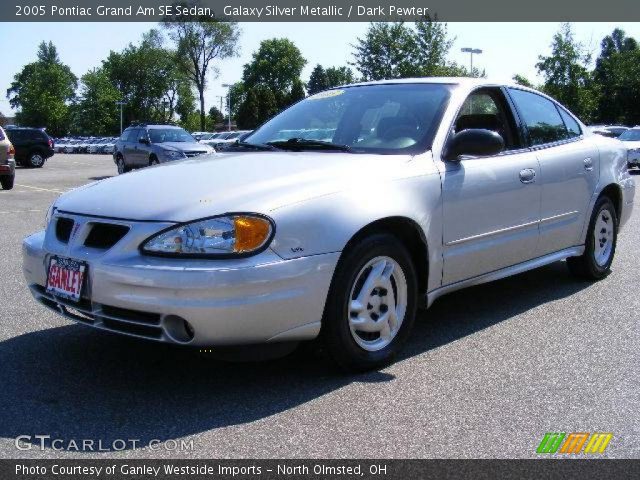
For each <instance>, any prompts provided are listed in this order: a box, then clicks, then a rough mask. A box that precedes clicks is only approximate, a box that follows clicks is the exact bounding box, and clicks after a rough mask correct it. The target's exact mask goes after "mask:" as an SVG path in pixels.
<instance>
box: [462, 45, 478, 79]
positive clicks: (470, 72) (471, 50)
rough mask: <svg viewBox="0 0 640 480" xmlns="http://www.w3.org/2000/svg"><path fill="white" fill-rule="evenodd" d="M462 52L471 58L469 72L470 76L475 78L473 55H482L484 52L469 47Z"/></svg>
mask: <svg viewBox="0 0 640 480" xmlns="http://www.w3.org/2000/svg"><path fill="white" fill-rule="evenodd" d="M460 51H461V52H463V53H468V54H469V55H470V57H471V70H469V75H471V76H472V77H473V54H474V53H475V54H477V55H479V54H481V53H482V50H480V49H479V48H469V47H465V48H461V49H460Z"/></svg>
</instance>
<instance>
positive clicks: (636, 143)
mask: <svg viewBox="0 0 640 480" xmlns="http://www.w3.org/2000/svg"><path fill="white" fill-rule="evenodd" d="M620 141H621V142H622V143H624V146H625V147H627V148H640V141H630V140H620Z"/></svg>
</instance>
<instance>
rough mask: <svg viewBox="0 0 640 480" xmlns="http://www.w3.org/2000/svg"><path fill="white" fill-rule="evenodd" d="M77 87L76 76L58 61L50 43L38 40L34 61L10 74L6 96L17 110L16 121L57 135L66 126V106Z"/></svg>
mask: <svg viewBox="0 0 640 480" xmlns="http://www.w3.org/2000/svg"><path fill="white" fill-rule="evenodd" d="M77 86H78V79H77V77H76V76H75V75H74V74H73V73H72V72H71V69H70V68H69V67H68V66H67V65H65V64H63V63H62V62H61V61H60V58H59V56H58V52H57V50H56V47H55V46H54V45H53V43H51V42H49V43H45V42H42V43H41V44H40V46H39V47H38V57H37V60H36V61H35V62H33V63H29V64H27V65H25V66H24V67H23V69H22V70H21V71H20V72H18V73H16V74H15V76H14V77H13V82H12V83H11V86H10V87H9V88H8V89H7V98H8V99H9V104H10V105H11V107H12V108H15V109H19V111H18V112H17V113H16V121H17V122H18V123H19V124H22V125H31V126H34V127H46V128H47V131H48V132H49V133H50V134H52V135H54V136H60V135H64V134H66V133H67V130H68V128H69V123H70V109H69V105H70V103H71V102H72V101H73V100H74V98H75V90H76V88H77Z"/></svg>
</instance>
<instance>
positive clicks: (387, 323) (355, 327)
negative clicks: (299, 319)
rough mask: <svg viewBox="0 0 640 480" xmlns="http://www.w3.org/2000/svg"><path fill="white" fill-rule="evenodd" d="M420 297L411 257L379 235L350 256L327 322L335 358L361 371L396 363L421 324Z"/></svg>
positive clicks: (338, 276) (340, 269) (325, 334)
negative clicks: (416, 325) (418, 320)
mask: <svg viewBox="0 0 640 480" xmlns="http://www.w3.org/2000/svg"><path fill="white" fill-rule="evenodd" d="M417 295H418V286H417V276H416V272H415V267H414V265H413V261H412V259H411V255H410V254H409V252H408V250H407V248H406V247H405V246H404V245H403V244H402V243H401V242H400V241H399V240H398V239H397V238H396V237H394V236H392V235H389V234H375V235H372V236H370V237H367V238H365V239H364V240H362V241H360V242H359V243H358V244H356V245H355V246H354V247H352V248H350V249H349V250H348V251H346V252H345V253H344V255H343V258H341V259H340V262H339V263H338V266H337V268H336V272H335V273H334V277H333V281H332V282H331V287H330V289H329V295H328V297H327V304H326V306H325V312H324V316H323V320H322V332H321V336H322V339H323V341H324V344H325V346H326V349H327V351H328V353H329V354H330V356H331V357H332V359H333V360H334V361H335V362H336V363H337V364H338V365H340V366H341V367H342V368H344V369H345V370H348V371H356V372H357V371H366V370H371V369H375V368H379V367H382V366H384V365H386V364H388V363H390V362H391V361H392V360H393V358H394V357H395V356H396V355H397V353H398V352H399V351H400V349H401V348H402V346H403V344H404V343H405V342H406V340H407V338H408V336H409V333H410V332H411V328H412V327H413V324H414V322H415V317H416V308H417V303H418V302H417Z"/></svg>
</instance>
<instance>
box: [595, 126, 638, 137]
mask: <svg viewBox="0 0 640 480" xmlns="http://www.w3.org/2000/svg"><path fill="white" fill-rule="evenodd" d="M589 128H590V129H591V131H592V132H593V133H596V134H598V135H602V136H603V137H610V138H618V137H619V136H620V135H622V134H623V133H624V132H626V131H627V130H629V127H625V126H624V125H591V126H590V127H589Z"/></svg>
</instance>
